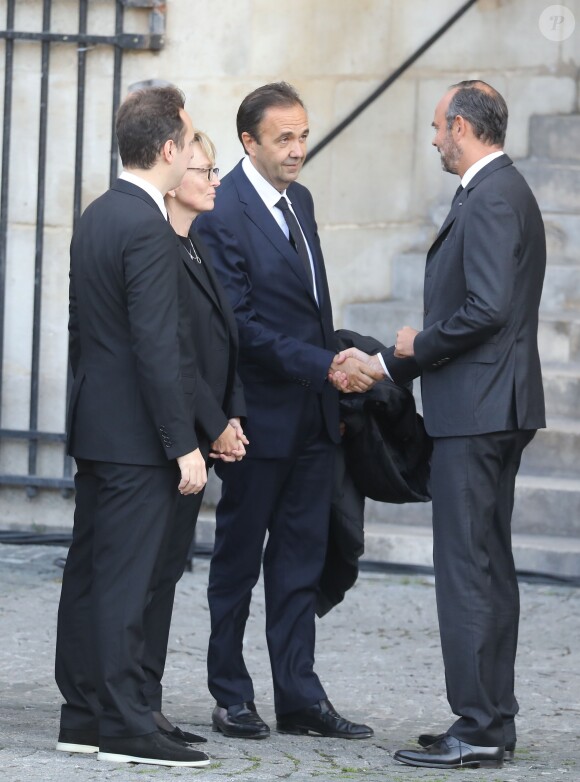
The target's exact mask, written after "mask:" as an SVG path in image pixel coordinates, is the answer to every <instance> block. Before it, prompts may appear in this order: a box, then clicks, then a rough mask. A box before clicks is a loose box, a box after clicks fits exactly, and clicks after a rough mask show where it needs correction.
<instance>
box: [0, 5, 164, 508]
mask: <svg viewBox="0 0 580 782" xmlns="http://www.w3.org/2000/svg"><path fill="white" fill-rule="evenodd" d="M114 2H115V21H114V27H115V32H114V34H112V35H93V34H91V33H89V32H88V18H89V5H90V4H89V0H79V2H78V29H77V30H76V31H75V32H72V31H71V32H70V33H57V32H53V31H51V15H52V14H51V12H52V0H42V30H40V31H38V32H32V31H22V30H15V29H14V28H15V12H16V0H7V7H6V9H7V10H6V29H5V30H0V39H4V40H5V58H4V59H5V70H4V116H3V124H2V178H1V182H2V184H1V189H0V198H1V202H0V415H1V402H2V386H3V365H4V338H5V336H4V335H5V330H4V323H5V316H6V290H7V287H6V260H7V258H6V251H7V236H8V225H9V194H10V174H11V172H10V150H11V142H12V137H13V134H14V131H15V129H14V128H13V126H12V125H13V123H12V119H13V112H12V108H13V85H14V50H15V47H16V46H18V44H19V43H21V42H37V43H38V44H39V45H40V47H41V69H40V108H39V115H38V176H37V188H36V218H35V220H36V223H35V245H34V294H33V312H32V352H31V361H30V401H29V412H28V421H29V428H28V429H27V430H24V429H11V428H6V427H3V428H0V438H2V440H16V441H18V440H26V441H27V442H28V471H27V474H25V475H11V474H0V484H4V485H12V486H26V488H27V493H28V494H29V496H33V495H34V494H35V493H36V491H37V489H38V488H57V489H61V490H62V491H63V492H64V493H67V494H68V493H70V491H71V490H72V488H73V479H72V477H71V475H72V465H71V460H70V458H69V457H67V456H66V455H65V456H64V462H63V470H62V477H58V478H54V477H53V478H51V477H44V476H41V475H38V474H37V471H38V468H37V465H38V446H39V443H41V442H42V443H50V442H61V443H64V442H65V440H66V436H65V434H64V433H63V432H48V431H42V430H40V429H39V395H40V379H41V378H40V356H41V343H42V334H41V307H42V278H43V260H44V236H45V204H46V184H47V182H46V170H47V158H48V156H49V155H50V154H51V150H50V148H49V146H48V144H47V127H48V110H49V101H50V94H49V86H50V53H51V47H52V46H53V45H54V44H61V45H62V44H70V45H71V46H74V47H75V48H76V52H77V90H76V101H77V106H76V132H75V135H76V141H75V170H74V192H73V226H74V225H75V224H76V221H77V220H78V218H79V216H80V213H81V198H82V179H83V151H84V125H85V100H86V84H87V58H88V57H89V56H90V51H91V49H93V48H94V47H102V46H106V47H112V50H113V72H112V85H111V102H112V116H113V123H112V127H111V142H110V172H109V179H110V182H111V183H112V182H114V180H115V179H116V177H117V166H118V150H117V140H116V137H115V132H114V118H115V114H116V112H117V108H118V107H119V103H120V96H121V73H122V58H123V52H124V51H126V50H128V49H134V50H135V49H136V50H149V51H151V50H153V51H156V50H159V49H161V48H162V47H163V45H164V38H163V34H164V31H165V3H164V2H161V1H160V0H114ZM127 7H132V8H144V9H149V11H150V13H149V33H148V34H146V35H138V34H134V33H127V32H125V31H124V29H123V23H124V12H125V8H127ZM16 132H18V128H16ZM69 390H70V373H69V378H68V382H67V393H68V391H69ZM1 423H2V422H1V420H0V425H1Z"/></svg>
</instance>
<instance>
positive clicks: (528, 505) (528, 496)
mask: <svg viewBox="0 0 580 782" xmlns="http://www.w3.org/2000/svg"><path fill="white" fill-rule="evenodd" d="M574 436H575V437H578V436H580V429H576V432H575V435H574ZM544 437H545V438H546V440H548V441H549V440H550V439H553V438H554V437H557V434H549V433H546V434H545V435H543V434H542V433H538V435H537V438H538V440H537V442H536V443H532V444H531V445H530V446H529V447H528V449H527V451H528V452H529V453H525V457H526V459H528V460H529V462H530V463H531V466H532V467H536V468H537V469H540V465H539V464H538V462H539V461H540V456H539V455H538V454H536V455H534V454H533V453H532V449H533V448H534V447H536V448H538V449H541V447H542V445H541V444H542V441H543V440H544ZM523 470H524V468H523V466H522V471H521V472H520V473H519V475H518V477H517V481H516V500H515V506H514V514H513V531H514V533H518V534H523V535H550V536H554V537H563V538H579V539H580V478H579V477H578V476H576V477H562V476H558V475H550V474H545V473H542V474H531V473H530V472H527V471H526V472H524V471H523ZM366 524H379V525H381V526H382V525H392V524H395V525H402V526H403V527H413V528H415V527H430V525H431V503H430V502H414V503H413V502H412V503H406V504H403V505H395V504H391V503H384V502H375V501H374V500H367V501H366V506H365V525H366ZM214 525H215V508H212V507H211V506H209V505H208V504H205V505H204V508H203V512H202V513H201V514H200V520H199V521H198V528H197V532H196V535H197V538H196V539H197V540H198V541H200V540H201V541H204V543H209V545H212V541H213V528H214Z"/></svg>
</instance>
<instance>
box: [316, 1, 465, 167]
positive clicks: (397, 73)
mask: <svg viewBox="0 0 580 782" xmlns="http://www.w3.org/2000/svg"><path fill="white" fill-rule="evenodd" d="M476 2H477V0H467V2H466V3H464V4H463V5H462V6H461V8H459V9H458V10H457V11H456V12H455V13H454V14H453V16H451V17H449V19H448V20H447V21H446V22H445V24H442V25H441V27H440V28H439V29H438V30H437V31H436V32H434V33H433V35H432V36H431V37H430V38H427V40H426V41H425V42H424V43H423V44H421V46H419V48H418V49H416V50H415V51H414V52H413V54H412V55H411V56H410V57H407V59H406V60H405V61H404V62H403V63H401V65H399V67H398V68H397V69H396V70H394V71H393V72H392V73H391V75H390V76H388V77H387V78H386V79H385V80H384V81H383V82H381V84H379V86H378V87H377V88H376V89H375V90H373V92H371V94H370V95H369V96H368V97H366V98H365V99H364V100H363V101H362V102H361V103H359V105H358V106H357V107H356V108H354V109H353V110H352V111H351V112H350V114H348V116H346V117H345V118H344V119H343V120H342V121H341V122H339V123H338V125H337V126H336V127H335V128H333V129H332V130H331V131H330V132H329V133H327V134H326V136H324V137H323V138H322V139H321V140H320V141H319V142H318V143H317V144H315V145H314V146H313V147H312V149H311V150H310V152H309V153H308V157H307V158H306V161H305V164H306V163H308V162H309V161H311V160H313V159H314V158H315V157H316V155H318V153H319V152H322V150H323V149H324V148H325V147H326V146H327V145H328V144H330V142H331V141H334V139H335V138H336V137H337V136H338V135H339V134H340V133H342V131H343V130H344V129H345V128H347V127H348V126H349V125H350V124H351V123H352V122H354V121H355V119H358V117H360V115H361V114H362V113H363V111H364V110H365V109H367V108H368V107H369V106H370V105H371V103H374V102H375V101H376V99H377V98H379V97H380V96H381V95H382V94H383V92H385V90H388V88H389V87H390V86H391V85H392V84H394V83H395V82H396V81H397V79H399V78H400V77H401V76H402V75H403V74H404V73H405V71H406V70H408V69H409V68H410V67H411V65H413V63H415V62H416V61H417V60H418V59H419V57H421V55H422V54H425V52H426V51H427V50H428V49H430V48H431V47H432V46H433V44H434V43H436V42H437V41H438V40H439V39H440V38H441V36H443V35H445V33H446V32H447V30H449V29H450V28H451V27H453V25H454V24H455V23H456V22H457V21H458V20H459V19H461V17H462V16H463V15H464V14H465V13H466V12H467V11H468V10H469V9H470V8H471V6H472V5H475V4H476Z"/></svg>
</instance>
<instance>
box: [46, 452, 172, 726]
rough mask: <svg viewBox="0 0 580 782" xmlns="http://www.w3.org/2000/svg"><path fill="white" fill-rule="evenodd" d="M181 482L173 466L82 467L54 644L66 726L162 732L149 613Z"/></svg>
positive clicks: (95, 464)
mask: <svg viewBox="0 0 580 782" xmlns="http://www.w3.org/2000/svg"><path fill="white" fill-rule="evenodd" d="M178 481H179V474H178V469H177V465H176V463H175V462H170V463H168V465H167V467H149V466H136V465H126V464H111V463H107V462H95V461H87V460H83V459H78V460H77V474H76V476H75V487H76V506H75V518H74V529H73V542H72V545H71V547H70V550H69V554H68V557H67V562H66V566H65V570H64V575H63V583H62V593H61V599H60V605H59V611H58V627H57V645H56V666H55V673H56V681H57V684H58V687H59V689H60V691H61V693H62V695H63V697H64V699H65V704H64V705H63V706H62V710H61V726H62V727H64V728H69V729H96V730H98V731H99V733H100V735H102V736H136V735H142V734H146V733H151V732H153V731H155V730H156V729H157V728H156V725H155V722H154V720H153V717H152V715H151V707H150V705H149V703H148V701H147V698H146V697H145V694H144V687H145V683H146V678H145V673H144V669H143V656H144V616H145V610H146V606H147V603H148V601H149V599H150V592H151V585H152V578H153V574H154V572H155V569H156V566H157V564H158V558H159V554H160V550H161V547H162V543H163V541H164V537H165V535H166V531H167V528H168V525H169V524H170V522H171V521H172V519H173V516H174V503H175V500H176V499H177V498H178V497H179V494H178V491H177V484H178Z"/></svg>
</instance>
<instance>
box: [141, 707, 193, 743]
mask: <svg viewBox="0 0 580 782" xmlns="http://www.w3.org/2000/svg"><path fill="white" fill-rule="evenodd" d="M151 713H152V714H153V719H154V720H155V724H156V725H157V729H158V731H159V733H163V735H164V736H168V737H169V738H170V739H174V740H175V741H181V742H184V743H185V744H202V743H203V742H205V741H207V739H204V737H203V736H198V735H197V734H196V733H189V731H187V730H181V728H178V727H177V726H175V725H172V724H171V723H170V722H169V720H168V719H167V717H166V716H165V714H162V713H161V712H160V711H153V712H151Z"/></svg>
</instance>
